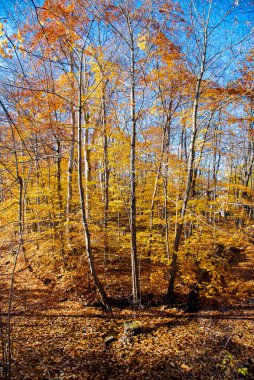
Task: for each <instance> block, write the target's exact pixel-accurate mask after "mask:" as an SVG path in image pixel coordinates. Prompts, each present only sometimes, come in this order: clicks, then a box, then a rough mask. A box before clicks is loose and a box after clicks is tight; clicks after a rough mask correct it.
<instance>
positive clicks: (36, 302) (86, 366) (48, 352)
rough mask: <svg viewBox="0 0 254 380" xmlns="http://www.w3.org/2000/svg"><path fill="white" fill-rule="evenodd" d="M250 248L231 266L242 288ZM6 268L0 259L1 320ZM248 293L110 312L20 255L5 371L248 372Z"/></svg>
mask: <svg viewBox="0 0 254 380" xmlns="http://www.w3.org/2000/svg"><path fill="white" fill-rule="evenodd" d="M253 253H254V245H252V246H249V247H248V248H247V252H246V256H245V260H244V261H242V262H240V263H238V264H237V265H235V267H234V270H235V271H236V272H237V273H238V274H239V276H240V277H239V278H240V279H241V281H242V282H243V284H245V285H246V284H247V285H248V287H249V289H251V288H252V289H253V288H254V287H253V285H254V278H253V268H254V254H253ZM11 268H12V265H11V262H8V261H6V260H5V261H2V265H1V277H2V283H1V288H2V289H1V290H2V312H3V319H4V318H5V315H6V313H4V312H5V311H6V310H4V305H6V304H7V299H8V289H9V278H10V271H11ZM4 280H5V281H4ZM249 296H250V294H249V295H248V297H247V298H246V299H241V300H238V301H235V302H234V303H233V304H232V302H230V303H229V306H228V305H220V306H219V307H217V308H216V309H215V308H212V307H209V305H208V306H206V307H204V308H203V309H201V310H200V311H198V312H197V313H191V314H190V313H186V312H184V311H182V310H179V309H176V308H174V309H170V308H167V307H166V306H165V305H157V306H152V305H150V306H149V307H147V306H144V307H143V308H141V309H138V310H135V309H133V308H132V307H130V306H125V307H114V308H113V310H112V312H111V313H110V312H107V311H104V310H103V309H102V308H100V307H98V306H92V305H91V306H89V305H88V306H84V299H79V298H73V297H72V298H71V297H69V296H68V295H67V294H66V293H65V292H63V291H61V290H59V289H57V287H50V286H46V285H45V284H43V282H42V281H41V280H39V279H38V278H35V276H34V274H33V273H31V272H29V271H28V270H27V269H25V267H24V264H22V262H20V264H19V265H18V267H17V272H16V278H15V290H14V298H13V307H12V318H11V320H12V335H11V337H12V348H13V350H12V378H13V379H20V380H25V379H33V380H36V379H55V380H56V379H58V380H65V379H80V380H81V379H98V380H101V379H154V380H156V379H219V380H221V379H231V380H232V379H254V295H252V296H251V297H249ZM126 321H135V323H136V325H137V326H138V333H137V334H136V335H134V336H131V337H127V338H126V337H125V335H124V323H125V322H126ZM109 337H113V338H114V339H113V338H112V342H107V339H108V338H109ZM110 339H111V338H110Z"/></svg>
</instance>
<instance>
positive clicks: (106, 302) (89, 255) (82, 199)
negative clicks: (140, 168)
mask: <svg viewBox="0 0 254 380" xmlns="http://www.w3.org/2000/svg"><path fill="white" fill-rule="evenodd" d="M83 54H84V49H83V51H82V54H81V59H80V73H79V93H78V123H77V126H78V188H79V198H80V209H81V216H82V224H83V229H84V236H85V243H86V255H87V259H88V263H89V268H90V272H91V275H92V278H93V281H94V284H95V286H96V288H97V290H98V292H99V295H100V297H101V300H102V303H103V304H104V306H105V307H106V308H107V309H108V310H110V306H109V300H108V297H107V294H106V292H105V289H104V287H103V285H102V283H101V282H100V280H99V278H98V275H97V271H96V269H95V264H94V257H93V253H92V247H91V237H90V230H89V225H88V221H87V212H86V203H85V196H84V188H83V181H82V174H83V173H82V78H83Z"/></svg>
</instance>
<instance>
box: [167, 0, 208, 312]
mask: <svg viewBox="0 0 254 380" xmlns="http://www.w3.org/2000/svg"><path fill="white" fill-rule="evenodd" d="M210 11H211V4H210V10H209V13H208V17H207V20H206V25H205V26H204V28H205V29H204V42H203V52H202V61H201V66H200V72H199V75H198V77H197V81H196V89H195V95H194V102H193V109H192V131H191V141H190V147H189V157H188V166H187V178H186V185H185V192H184V197H183V204H182V209H181V215H180V222H178V223H177V225H176V234H175V240H174V246H173V257H172V262H171V266H170V280H169V286H168V291H167V300H168V303H169V304H170V305H172V304H173V303H174V302H175V294H174V289H175V280H176V274H177V269H178V268H177V261H178V250H179V246H180V241H181V235H182V231H183V226H184V218H185V214H186V211H187V206H188V202H189V198H190V194H191V191H192V188H193V172H194V160H195V149H196V147H195V145H196V144H195V143H196V137H197V132H198V107H199V98H200V92H201V83H202V79H203V75H204V72H205V63H206V53H207V38H208V23H209V19H210Z"/></svg>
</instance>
